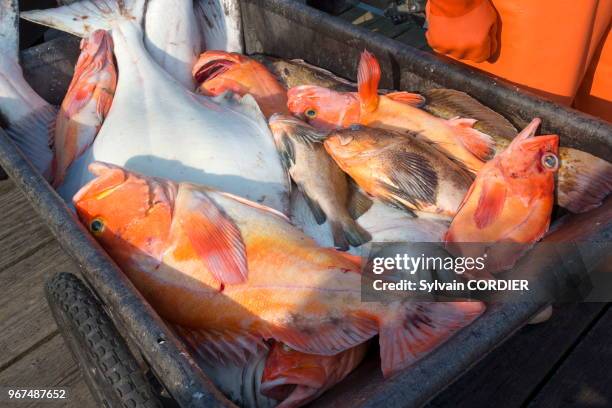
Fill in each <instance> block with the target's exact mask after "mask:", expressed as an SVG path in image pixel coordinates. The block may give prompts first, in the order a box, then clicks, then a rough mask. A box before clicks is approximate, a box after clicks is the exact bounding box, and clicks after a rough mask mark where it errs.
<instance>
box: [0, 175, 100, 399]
mask: <svg viewBox="0 0 612 408" xmlns="http://www.w3.org/2000/svg"><path fill="white" fill-rule="evenodd" d="M60 271H66V272H76V271H77V267H76V266H75V265H74V264H73V263H72V262H71V260H70V259H69V258H68V256H67V255H66V254H65V253H64V252H63V251H62V250H61V248H60V246H59V244H58V243H57V242H56V241H55V240H54V239H53V237H52V235H51V233H50V232H49V230H48V229H47V228H46V226H45V225H44V224H43V223H42V221H41V220H40V218H38V217H37V216H36V214H35V212H34V211H33V209H32V208H31V206H30V205H29V203H28V202H27V201H26V200H25V198H24V197H23V196H22V195H21V193H20V192H19V191H18V190H17V189H16V188H15V186H14V185H13V183H12V182H11V181H2V182H0V311H1V316H2V318H1V319H0V385H2V386H3V387H7V386H16V387H28V386H38V387H41V388H44V387H53V386H66V387H68V388H70V394H69V396H70V399H69V400H67V401H55V402H49V401H20V402H17V403H12V404H8V405H7V404H6V403H5V402H4V401H3V402H2V403H1V406H2V407H4V406H18V407H64V406H81V407H93V406H95V405H94V403H93V400H92V398H91V396H90V394H89V390H88V389H87V386H86V385H85V382H84V381H83V379H82V377H81V374H80V372H79V371H78V370H77V365H76V363H75V362H74V361H73V359H72V356H71V354H70V352H69V351H68V348H67V347H66V346H65V345H64V343H63V339H62V337H61V335H60V334H59V333H58V331H57V327H56V325H55V321H54V320H53V318H52V315H51V311H50V310H49V308H48V305H47V302H46V299H45V297H44V284H45V281H46V280H47V279H48V278H49V277H50V276H51V275H52V274H54V273H57V272H60Z"/></svg>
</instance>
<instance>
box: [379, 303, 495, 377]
mask: <svg viewBox="0 0 612 408" xmlns="http://www.w3.org/2000/svg"><path fill="white" fill-rule="evenodd" d="M484 309H485V305H484V303H482V302H477V301H476V302H435V303H424V302H421V303H416V302H415V303H404V304H403V305H401V306H400V307H399V308H398V310H397V311H396V313H388V314H387V315H385V316H384V317H383V318H382V319H383V320H382V323H381V329H380V340H379V341H380V359H381V363H382V372H383V375H384V376H385V377H389V376H391V375H393V374H395V373H397V372H399V371H401V370H403V369H405V368H406V367H408V366H410V365H412V364H414V363H415V362H416V361H418V360H419V359H421V358H423V357H424V356H425V355H427V354H428V353H429V352H431V351H432V350H434V349H435V348H436V347H438V346H439V345H441V344H442V343H444V342H445V341H446V340H448V339H449V338H450V337H452V336H453V334H454V333H456V332H457V331H459V330H460V329H462V328H464V327H465V326H468V325H469V324H470V323H472V322H473V321H474V320H476V318H477V317H478V316H480V315H481V314H482V313H483V312H484Z"/></svg>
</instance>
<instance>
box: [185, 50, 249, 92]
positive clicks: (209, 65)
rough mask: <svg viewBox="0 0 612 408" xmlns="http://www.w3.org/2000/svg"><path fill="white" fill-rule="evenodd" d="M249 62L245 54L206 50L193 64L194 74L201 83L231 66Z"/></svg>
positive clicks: (224, 71) (222, 72)
mask: <svg viewBox="0 0 612 408" xmlns="http://www.w3.org/2000/svg"><path fill="white" fill-rule="evenodd" d="M247 62H249V59H248V58H247V57H245V56H244V55H241V54H238V53H235V52H227V51H206V52H203V53H202V54H200V57H199V58H198V60H197V62H196V63H195V65H194V66H193V70H192V75H193V77H194V78H195V80H196V81H197V82H198V83H199V84H201V83H204V82H206V81H210V80H212V79H214V78H216V77H218V76H219V75H222V74H224V73H226V72H227V71H228V70H229V69H230V68H233V67H236V66H239V65H241V64H245V63H247Z"/></svg>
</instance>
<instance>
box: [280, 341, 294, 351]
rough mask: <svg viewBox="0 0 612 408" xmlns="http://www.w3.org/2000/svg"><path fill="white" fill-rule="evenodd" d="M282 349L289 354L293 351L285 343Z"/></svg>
mask: <svg viewBox="0 0 612 408" xmlns="http://www.w3.org/2000/svg"><path fill="white" fill-rule="evenodd" d="M281 348H282V349H283V351H286V352H287V353H288V352H290V351H293V349H292V348H291V347H289V346H288V345H286V344H285V343H282V344H281Z"/></svg>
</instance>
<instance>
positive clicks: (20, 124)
mask: <svg viewBox="0 0 612 408" xmlns="http://www.w3.org/2000/svg"><path fill="white" fill-rule="evenodd" d="M56 117H57V108H55V107H54V106H51V105H47V106H43V107H41V108H39V109H36V110H32V112H31V113H30V114H29V115H27V116H25V117H24V118H23V119H20V120H18V121H16V122H13V123H11V124H10V125H9V127H8V128H6V134H7V135H8V137H9V138H10V139H11V140H12V141H13V143H15V144H16V145H17V147H18V148H19V150H21V152H22V153H23V154H24V156H25V157H27V158H28V160H30V162H31V163H32V165H33V166H34V167H36V169H37V170H38V171H39V172H40V174H42V175H43V176H44V177H45V178H46V179H47V180H51V176H52V168H51V167H52V161H53V151H52V150H51V147H50V146H51V144H52V139H53V133H54V132H53V128H54V126H55V119H56Z"/></svg>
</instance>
